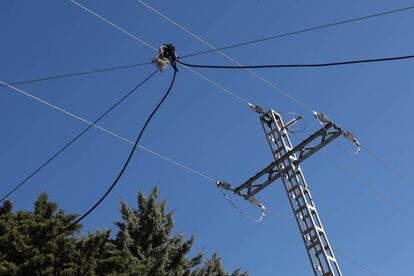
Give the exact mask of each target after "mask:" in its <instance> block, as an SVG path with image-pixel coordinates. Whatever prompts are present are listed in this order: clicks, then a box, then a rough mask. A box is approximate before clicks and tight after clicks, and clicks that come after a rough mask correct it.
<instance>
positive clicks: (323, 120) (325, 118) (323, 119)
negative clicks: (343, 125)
mask: <svg viewBox="0 0 414 276" xmlns="http://www.w3.org/2000/svg"><path fill="white" fill-rule="evenodd" d="M313 115H314V116H315V118H316V119H318V120H319V121H320V122H321V123H326V122H329V121H330V120H329V117H328V116H326V115H325V114H322V113H320V112H316V111H313Z"/></svg>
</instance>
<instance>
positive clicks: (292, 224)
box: [268, 210, 378, 276]
mask: <svg viewBox="0 0 414 276" xmlns="http://www.w3.org/2000/svg"><path fill="white" fill-rule="evenodd" d="M268 213H269V214H273V215H275V216H276V217H278V218H279V219H282V220H283V221H284V222H286V223H287V224H288V225H290V226H292V227H294V228H297V226H296V225H295V224H294V223H293V222H292V221H291V220H289V219H288V218H287V217H286V216H285V215H283V214H281V213H280V212H277V211H275V210H269V212H268ZM335 251H336V252H337V253H338V255H341V256H342V257H344V258H345V259H347V260H348V261H349V262H351V263H353V264H354V265H356V266H358V267H359V268H361V269H363V270H365V271H366V272H368V273H369V274H371V275H374V276H375V275H376V276H378V273H376V272H374V271H372V270H371V269H369V268H368V267H366V266H365V265H363V264H361V263H360V262H359V261H357V260H356V259H355V258H352V257H350V256H348V255H346V254H345V253H343V252H342V250H338V248H335Z"/></svg>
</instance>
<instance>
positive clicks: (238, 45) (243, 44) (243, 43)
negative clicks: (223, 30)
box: [180, 6, 414, 58]
mask: <svg viewBox="0 0 414 276" xmlns="http://www.w3.org/2000/svg"><path fill="white" fill-rule="evenodd" d="M412 9H414V6H408V7H405V8H400V9H394V10H389V11H384V12H380V13H374V14H370V15H366V16H360V17H354V18H351V19H346V20H343V21H338V22H334V23H328V24H324V25H319V26H315V27H310V28H306V29H302V30H297V31H293V32H287V33H282V34H277V35H273V36H268V37H264V38H259V39H255V40H250V41H246V42H241V43H237V44H233V45H228V46H224V47H220V48H217V50H220V51H221V50H227V49H231V48H237V47H241V46H246V45H250V44H255V43H259V42H264V41H268V40H273V39H277V38H282V37H288V36H292V35H297V34H302V33H307V32H312V31H316V30H321V29H326V28H330V27H334V26H339V25H345V24H348V23H352V22H356V21H362V20H366V19H370V18H374V17H379V16H383V15H388V14H393V13H399V12H403V11H407V10H412ZM217 50H206V51H201V52H195V53H193V54H188V55H184V56H180V58H188V57H194V56H199V55H204V54H208V53H211V52H215V51H217Z"/></svg>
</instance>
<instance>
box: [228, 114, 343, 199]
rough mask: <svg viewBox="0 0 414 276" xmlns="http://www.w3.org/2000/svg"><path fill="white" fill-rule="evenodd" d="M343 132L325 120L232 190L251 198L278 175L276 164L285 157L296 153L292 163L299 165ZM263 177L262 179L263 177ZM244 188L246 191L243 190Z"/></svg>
mask: <svg viewBox="0 0 414 276" xmlns="http://www.w3.org/2000/svg"><path fill="white" fill-rule="evenodd" d="M267 120H268V117H267V116H262V118H261V121H262V122H266V121H267ZM266 124H267V123H266ZM343 133H344V130H342V129H341V128H339V127H337V126H336V125H335V124H334V123H332V122H330V121H329V122H327V123H326V124H325V125H324V126H323V127H322V128H321V129H319V130H318V131H316V132H315V133H314V134H312V135H311V136H309V137H308V138H307V139H306V140H304V141H303V142H302V143H300V144H299V145H297V146H296V147H294V148H293V149H290V150H289V151H288V152H287V153H286V154H285V155H283V156H280V157H279V158H277V159H276V161H274V162H272V163H271V164H270V165H269V166H267V167H266V168H264V169H263V170H261V171H260V172H258V173H257V174H256V175H254V176H253V177H251V178H250V179H249V180H247V181H246V182H245V183H243V184H242V185H240V186H239V187H237V188H236V189H235V190H234V192H235V193H238V194H240V195H243V196H244V197H245V198H246V199H249V198H251V197H252V196H254V195H255V194H257V193H258V192H260V191H261V190H263V189H264V188H266V187H267V186H268V185H270V184H271V183H272V182H273V181H275V180H276V179H278V178H279V177H280V172H279V168H278V166H279V165H280V164H281V163H283V162H284V161H285V160H286V159H287V158H289V157H292V156H294V155H295V154H296V153H297V154H298V155H299V157H298V158H297V159H296V160H295V162H294V164H295V165H299V164H300V163H301V162H303V161H304V160H305V159H307V158H308V157H310V156H311V155H312V154H314V153H315V152H317V151H318V150H320V149H321V148H322V147H324V146H326V145H327V144H329V143H330V142H331V141H333V140H334V139H335V138H337V137H338V136H340V135H341V134H343ZM289 168H290V167H289V166H288V167H286V168H285V169H284V171H283V173H285V172H286V171H287V170H288V169H289ZM264 176H266V177H265V179H264V180H263V177H264ZM244 190H246V192H243V191H244Z"/></svg>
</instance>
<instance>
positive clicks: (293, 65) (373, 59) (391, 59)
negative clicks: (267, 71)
mask: <svg viewBox="0 0 414 276" xmlns="http://www.w3.org/2000/svg"><path fill="white" fill-rule="evenodd" d="M412 58H414V55H406V56H396V57H385V58H372V59H359V60H347V61H337V62H328V63H308V64H265V65H243V66H232V65H206V64H189V63H185V62H183V61H180V59H177V62H178V63H180V64H181V65H185V66H188V67H193V68H211V69H260V68H301V67H330V66H340V65H351V64H361V63H373V62H384V61H396V60H405V59H412Z"/></svg>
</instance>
